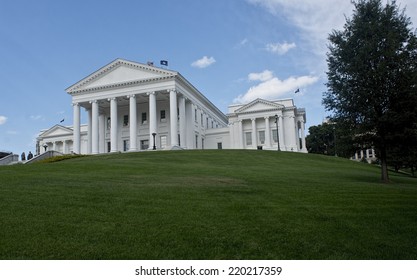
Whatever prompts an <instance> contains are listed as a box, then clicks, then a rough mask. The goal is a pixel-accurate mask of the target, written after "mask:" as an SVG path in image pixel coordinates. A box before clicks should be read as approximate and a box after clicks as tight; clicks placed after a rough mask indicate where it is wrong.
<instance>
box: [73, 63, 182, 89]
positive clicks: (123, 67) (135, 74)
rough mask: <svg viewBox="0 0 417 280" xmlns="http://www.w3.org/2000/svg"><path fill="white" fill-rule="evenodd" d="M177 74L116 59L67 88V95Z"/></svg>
mask: <svg viewBox="0 0 417 280" xmlns="http://www.w3.org/2000/svg"><path fill="white" fill-rule="evenodd" d="M176 74H177V72H175V71H170V70H165V69H161V68H158V67H154V66H150V65H146V64H141V63H137V62H131V61H127V60H124V59H116V60H115V61H113V62H111V63H109V64H108V65H106V66H104V67H102V68H101V69H99V70H97V71H96V72H94V73H93V74H91V75H89V76H88V77H86V78H84V79H82V80H81V81H79V82H78V83H76V84H74V85H72V86H71V87H69V88H68V89H67V90H66V91H67V92H68V93H73V92H79V91H83V90H90V89H94V88H103V87H106V86H117V85H125V84H126V83H131V82H140V81H150V80H159V79H164V78H171V77H174V76H175V75H176Z"/></svg>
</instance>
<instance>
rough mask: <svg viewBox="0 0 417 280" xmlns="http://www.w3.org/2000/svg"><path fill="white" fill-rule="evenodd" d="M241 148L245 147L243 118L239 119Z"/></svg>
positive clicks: (239, 143)
mask: <svg viewBox="0 0 417 280" xmlns="http://www.w3.org/2000/svg"><path fill="white" fill-rule="evenodd" d="M238 122H239V136H238V137H239V142H238V145H239V149H243V120H239V121H238Z"/></svg>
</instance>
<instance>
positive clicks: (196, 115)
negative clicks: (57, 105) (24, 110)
mask: <svg viewBox="0 0 417 280" xmlns="http://www.w3.org/2000/svg"><path fill="white" fill-rule="evenodd" d="M66 91H67V93H68V94H70V95H71V96H72V104H73V121H74V123H73V126H61V125H56V126H54V127H52V128H50V129H47V130H43V131H41V133H40V135H39V137H38V139H37V153H38V154H39V153H42V152H45V151H46V150H56V151H59V152H62V153H64V154H66V153H77V154H78V153H81V154H98V153H107V152H121V151H132V152H133V151H140V150H152V149H154V145H155V149H157V150H161V149H176V148H183V149H256V148H258V147H261V146H262V148H264V149H274V148H278V145H277V143H276V141H275V140H276V139H277V138H276V137H274V131H275V133H276V128H275V127H276V124H275V117H274V116H275V115H277V116H278V131H279V143H280V145H279V146H280V149H281V150H282V151H302V152H306V149H305V138H304V123H305V111H304V110H303V109H297V108H296V107H295V106H294V104H293V101H292V100H291V99H287V100H280V101H274V102H271V101H266V100H262V99H257V100H255V101H253V102H251V103H249V104H245V105H232V106H230V107H229V114H228V116H226V115H225V114H223V113H222V112H221V111H220V110H219V109H218V108H217V107H216V106H214V105H213V104H212V103H211V102H210V101H209V100H208V99H207V98H206V97H205V96H204V95H202V94H201V93H200V92H199V91H198V90H197V89H196V88H195V87H194V86H193V85H192V84H191V83H189V82H188V81H187V80H186V79H185V78H184V77H182V76H181V75H180V74H179V73H178V72H175V71H171V70H166V69H161V68H158V67H154V66H149V65H146V64H141V63H136V62H131V61H127V60H123V59H117V60H115V61H113V62H111V63H110V64H108V65H106V66H104V67H103V68H101V69H99V70H98V71H96V72H94V73H93V74H91V75H89V76H88V77H86V78H84V79H82V80H81V81H79V82H77V83H76V84H74V85H72V86H71V87H69V88H68V89H66ZM84 112H85V114H86V115H87V119H88V123H87V124H84V125H81V121H80V120H81V114H82V113H84ZM274 129H275V130H274ZM249 135H250V139H249V138H248V137H249ZM300 139H301V140H300ZM154 141H155V142H154Z"/></svg>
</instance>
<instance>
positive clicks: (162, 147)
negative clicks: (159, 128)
mask: <svg viewBox="0 0 417 280" xmlns="http://www.w3.org/2000/svg"><path fill="white" fill-rule="evenodd" d="M160 140H161V149H165V148H166V146H167V137H166V135H163V136H161V138H160Z"/></svg>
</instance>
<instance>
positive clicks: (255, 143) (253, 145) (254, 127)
mask: <svg viewBox="0 0 417 280" xmlns="http://www.w3.org/2000/svg"><path fill="white" fill-rule="evenodd" d="M251 120H252V147H253V148H254V149H256V146H257V145H258V143H257V141H256V139H257V137H256V119H251Z"/></svg>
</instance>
